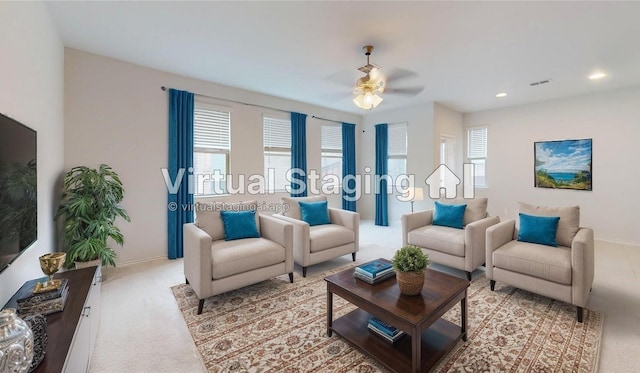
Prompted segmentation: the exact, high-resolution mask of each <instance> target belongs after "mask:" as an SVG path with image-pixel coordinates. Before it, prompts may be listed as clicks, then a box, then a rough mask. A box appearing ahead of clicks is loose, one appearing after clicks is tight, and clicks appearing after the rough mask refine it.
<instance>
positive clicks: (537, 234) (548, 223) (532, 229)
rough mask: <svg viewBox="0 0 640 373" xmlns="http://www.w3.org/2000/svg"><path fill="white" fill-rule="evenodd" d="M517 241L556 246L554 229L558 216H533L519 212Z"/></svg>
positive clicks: (556, 227)
mask: <svg viewBox="0 0 640 373" xmlns="http://www.w3.org/2000/svg"><path fill="white" fill-rule="evenodd" d="M519 216H520V230H519V231H518V241H522V242H531V243H537V244H540V245H547V246H553V247H557V246H558V243H557V242H556V231H557V230H558V220H560V217H559V216H535V215H527V214H523V213H520V214H519Z"/></svg>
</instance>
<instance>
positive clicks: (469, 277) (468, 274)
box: [466, 272, 471, 281]
mask: <svg viewBox="0 0 640 373" xmlns="http://www.w3.org/2000/svg"><path fill="white" fill-rule="evenodd" d="M466 273H467V280H468V281H471V272H466Z"/></svg>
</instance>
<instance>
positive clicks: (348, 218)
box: [329, 207, 360, 231]
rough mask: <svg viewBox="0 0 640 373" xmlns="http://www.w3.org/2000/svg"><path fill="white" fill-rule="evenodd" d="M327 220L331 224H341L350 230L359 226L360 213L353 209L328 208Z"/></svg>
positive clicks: (354, 229) (355, 229)
mask: <svg viewBox="0 0 640 373" xmlns="http://www.w3.org/2000/svg"><path fill="white" fill-rule="evenodd" d="M329 220H330V221H331V224H338V225H342V226H343V227H345V228H348V229H350V230H352V231H357V230H358V229H359V228H360V214H358V213H357V212H353V211H348V210H342V209H335V208H332V207H330V208H329Z"/></svg>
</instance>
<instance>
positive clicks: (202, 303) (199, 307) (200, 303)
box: [198, 299, 204, 315]
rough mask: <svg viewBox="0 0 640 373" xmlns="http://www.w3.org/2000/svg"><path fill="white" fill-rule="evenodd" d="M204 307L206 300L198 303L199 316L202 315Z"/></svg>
mask: <svg viewBox="0 0 640 373" xmlns="http://www.w3.org/2000/svg"><path fill="white" fill-rule="evenodd" d="M202 307H204V299H200V302H198V315H199V314H201V313H202Z"/></svg>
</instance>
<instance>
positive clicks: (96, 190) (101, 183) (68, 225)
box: [55, 164, 131, 268]
mask: <svg viewBox="0 0 640 373" xmlns="http://www.w3.org/2000/svg"><path fill="white" fill-rule="evenodd" d="M123 197H124V188H123V185H122V182H121V181H120V178H119V177H118V174H117V173H116V172H115V171H114V170H113V169H112V168H111V167H109V166H107V165H105V164H101V165H100V166H99V167H98V169H93V168H89V167H85V166H79V167H74V168H72V169H71V170H69V172H67V174H66V175H65V177H64V186H63V193H62V200H61V201H60V205H59V206H58V210H57V212H56V215H55V219H56V220H57V219H58V218H63V219H64V244H65V247H66V252H67V259H66V262H65V267H66V268H71V267H72V266H73V264H74V263H75V264H76V267H77V268H79V267H82V265H79V266H78V265H77V263H78V262H93V263H92V264H91V265H98V264H102V265H107V264H110V265H112V266H115V265H116V263H115V258H116V252H115V251H114V250H113V249H112V248H111V247H109V239H112V240H113V241H114V242H115V243H117V244H118V245H120V246H122V245H123V244H124V236H123V235H122V232H120V229H119V228H118V227H117V226H115V224H114V222H115V220H116V218H118V217H121V218H122V219H124V220H126V221H127V222H130V221H131V220H130V218H129V215H128V214H127V212H126V210H125V209H124V208H122V206H120V202H122V199H123Z"/></svg>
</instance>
